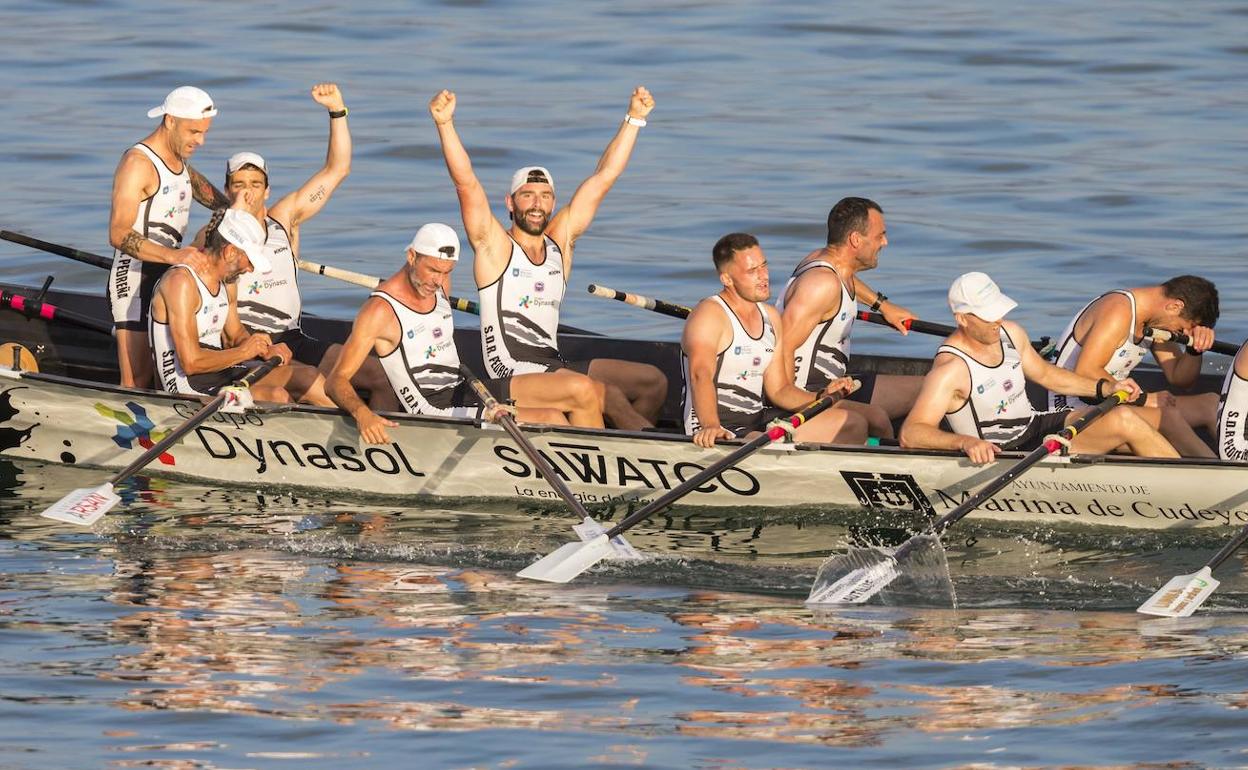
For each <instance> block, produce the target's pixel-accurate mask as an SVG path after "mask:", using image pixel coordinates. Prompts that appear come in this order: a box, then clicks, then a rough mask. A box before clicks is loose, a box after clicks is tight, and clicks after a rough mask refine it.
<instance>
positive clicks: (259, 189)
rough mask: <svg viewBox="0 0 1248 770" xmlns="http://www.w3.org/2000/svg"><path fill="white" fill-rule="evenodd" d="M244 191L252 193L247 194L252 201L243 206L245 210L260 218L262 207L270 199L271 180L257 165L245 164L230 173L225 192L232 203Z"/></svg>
mask: <svg viewBox="0 0 1248 770" xmlns="http://www.w3.org/2000/svg"><path fill="white" fill-rule="evenodd" d="M244 193H250V194H249V195H248V196H247V197H248V198H249V201H250V202H249V203H247V204H245V205H244V206H243V210H244V211H246V212H247V213H249V214H251V215H252V216H254V217H255V218H256V219H257V220H259V219H260V209H261V207H262V206H263V205H264V202H265V201H267V200H268V199H269V180H268V178H267V177H266V176H265V175H264V172H263V171H261V170H260V169H258V168H256V167H255V166H251V165H247V166H243V167H242V168H240V169H239V170H238V171H235V172H234V173H233V174H230V176H229V179H228V180H227V181H226V183H225V194H226V195H228V196H229V198H230V203H235V202H237V201H238V198H239V196H240V195H243V194H244Z"/></svg>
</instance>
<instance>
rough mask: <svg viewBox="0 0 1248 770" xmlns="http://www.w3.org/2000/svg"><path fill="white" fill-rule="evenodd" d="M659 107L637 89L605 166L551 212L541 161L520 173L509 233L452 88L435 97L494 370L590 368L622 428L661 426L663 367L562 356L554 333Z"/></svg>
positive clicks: (512, 194)
mask: <svg viewBox="0 0 1248 770" xmlns="http://www.w3.org/2000/svg"><path fill="white" fill-rule="evenodd" d="M652 109H654V99H652V98H651V97H650V92H649V91H647V90H646V89H645V88H641V87H638V88H637V89H636V90H634V91H633V95H632V98H631V100H630V101H629V106H628V113H627V114H626V115H625V116H624V121H623V122H622V123H621V124H620V128H619V130H618V131H617V132H616V134H615V138H614V139H612V140H611V143H610V144H609V145H607V149H606V151H604V152H603V154H602V158H601V159H600V160H599V161H598V168H597V169H596V170H595V171H594V173H593V174H592V175H591V176H590V177H589V178H587V179H586V180H585V181H584V182H582V183H581V186H580V187H578V188H577V189H576V192H575V193H573V195H572V200H571V202H570V203H568V205H567V206H565V207H564V208H563V209H562V210H560V211H559V213H557V214H554V215H553V217H552V213H553V212H554V209H555V185H554V179H553V178H552V177H551V175H550V172H549V171H548V170H546V169H545V168H543V167H541V166H526V167H524V168H522V169H519V170H518V171H516V172H515V174H514V175H512V178H511V186H510V188H509V189H508V195H507V197H506V199H505V203H506V206H507V213H508V215H509V216H510V217H511V228H510V230H508V229H506V228H504V227H503V225H502V223H501V222H499V221H498V220H497V219H496V218H495V217H494V215H493V213H491V211H490V201H489V198H488V197H487V196H486V194H485V189H484V188H483V187H482V186H481V182H480V181H478V179H477V177H476V174H475V173H474V172H473V170H472V162H471V161H470V160H469V158H468V152H467V151H466V150H465V149H464V146H463V144H462V143H461V142H460V139H459V135H458V133H457V132H456V130H455V125H454V123H453V122H452V117H453V115H454V112H455V94H453V93H451V92H450V91H441V92H439V93H438V94H437V95H436V96H434V97H433V99H432V100H431V101H430V102H429V112H430V114H431V115H432V116H433V121H434V123H436V124H437V126H438V136H439V138H440V139H441V142H442V153H443V155H444V156H445V158H446V167H447V169H448V170H449V171H450V174H451V180H452V181H453V182H454V183H455V190H456V192H457V193H458V194H459V204H460V209H461V213H462V215H463V219H464V229H465V231H466V234H467V236H468V242H469V243H471V244H472V250H473V254H474V261H473V275H474V277H475V278H476V282H477V288H478V290H479V291H480V292H481V346H482V351H483V354H484V358H485V363H486V367H487V369H488V370H489V371H490V373H491V374H492V375H493V376H495V377H508V376H510V375H513V374H523V373H526V372H550V371H555V370H558V369H564V368H570V369H573V370H574V371H578V372H581V373H583V374H588V375H589V376H590V377H593V378H594V379H595V380H598V381H600V382H603V383H605V384H606V386H607V417H608V419H610V420H611V423H612V424H613V425H614V426H615V427H616V428H621V429H625V430H641V429H643V428H648V427H652V426H653V425H654V421H655V420H656V419H657V418H658V415H659V409H660V408H661V407H662V406H663V401H664V399H665V398H666V397H667V378H666V376H664V374H663V373H662V372H661V371H659V369H658V367H655V366H652V365H651V364H643V363H639V362H636V361H620V360H616V359H609V358H595V359H593V360H590V361H565V360H564V359H563V358H562V357H561V356H560V355H559V344H558V340H557V337H556V331H557V329H558V327H559V308H560V305H561V304H562V302H563V295H564V289H565V288H566V285H567V281H568V276H569V274H570V273H571V271H572V250H573V246H574V244H575V243H576V240H577V239H578V238H579V237H580V236H581V234H582V233H584V232H585V231H586V230H587V229H588V228H589V225H590V222H592V221H593V219H594V214H595V213H596V212H597V210H598V205H599V204H600V203H602V199H603V198H604V197H605V196H606V194H607V192H608V191H609V190H610V189H611V187H612V185H614V184H615V180H616V179H618V178H619V176H620V174H622V173H624V167H625V166H627V165H628V159H629V156H630V155H631V154H632V151H633V144H634V143H635V142H636V141H637V134H638V131H639V130H640V129H641V127H642V126H645V125H646V116H647V115H649V114H650V110H652Z"/></svg>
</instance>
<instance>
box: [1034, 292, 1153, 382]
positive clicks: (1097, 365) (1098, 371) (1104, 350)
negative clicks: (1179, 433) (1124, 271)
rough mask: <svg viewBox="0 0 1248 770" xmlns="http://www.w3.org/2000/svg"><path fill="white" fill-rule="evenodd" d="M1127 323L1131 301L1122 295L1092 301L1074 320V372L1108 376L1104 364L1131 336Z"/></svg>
mask: <svg viewBox="0 0 1248 770" xmlns="http://www.w3.org/2000/svg"><path fill="white" fill-rule="evenodd" d="M1130 327H1131V303H1130V300H1128V299H1127V298H1126V297H1124V296H1123V295H1121V294H1110V295H1107V296H1105V297H1102V298H1101V299H1098V300H1097V301H1096V302H1094V303H1092V306H1091V307H1089V308H1088V309H1087V310H1086V311H1084V314H1083V317H1082V318H1080V319H1079V322H1078V323H1076V324H1075V330H1074V335H1075V341H1076V342H1078V343H1079V346H1080V351H1079V361H1078V362H1077V363H1076V364H1075V372H1076V373H1077V374H1080V375H1082V376H1084V377H1091V378H1093V379H1097V380H1101V379H1111V378H1110V376H1109V371H1108V369H1107V367H1108V366H1109V364H1110V359H1111V358H1112V357H1113V355H1114V351H1115V350H1117V349H1118V346H1119V345H1122V344H1123V342H1124V341H1125V340H1127V339H1128V338H1130V337H1132V336H1134V334H1135V330H1134V329H1132V328H1130ZM1028 347H1031V346H1030V345H1028ZM1020 349H1021V348H1020ZM1037 381H1038V380H1037ZM1050 390H1052V388H1050ZM1072 395H1076V394H1072Z"/></svg>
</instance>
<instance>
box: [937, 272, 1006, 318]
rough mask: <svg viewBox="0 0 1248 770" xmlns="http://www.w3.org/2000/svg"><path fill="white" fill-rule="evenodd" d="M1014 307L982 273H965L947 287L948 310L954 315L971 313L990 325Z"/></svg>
mask: <svg viewBox="0 0 1248 770" xmlns="http://www.w3.org/2000/svg"><path fill="white" fill-rule="evenodd" d="M1016 307H1018V303H1017V302H1015V301H1014V300H1012V299H1010V298H1009V297H1007V296H1005V295H1004V294H1002V293H1001V289H1000V288H998V287H997V284H996V283H994V282H993V280H992V279H991V278H989V277H988V276H987V275H986V274H984V273H965V274H963V275H960V276H958V278H957V280H955V281H954V282H953V285H952V286H950V287H949V308H950V309H951V310H953V312H955V313H971V314H973V315H976V316H979V317H980V318H982V319H984V320H985V321H988V322H990V323H991V322H992V321H1000V320H1001V319H1002V318H1004V317H1005V314H1006V313H1008V312H1010V311H1011V310H1013V309H1014V308H1016Z"/></svg>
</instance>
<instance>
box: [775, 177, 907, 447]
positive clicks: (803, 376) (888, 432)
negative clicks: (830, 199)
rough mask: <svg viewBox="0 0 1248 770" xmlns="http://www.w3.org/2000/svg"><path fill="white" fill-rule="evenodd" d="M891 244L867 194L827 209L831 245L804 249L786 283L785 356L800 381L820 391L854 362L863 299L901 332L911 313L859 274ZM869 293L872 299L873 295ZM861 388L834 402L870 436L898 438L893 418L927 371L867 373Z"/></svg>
mask: <svg viewBox="0 0 1248 770" xmlns="http://www.w3.org/2000/svg"><path fill="white" fill-rule="evenodd" d="M887 245H888V236H887V234H886V231H885V228H884V210H883V209H881V208H880V205H879V204H878V203H876V202H875V201H872V200H868V199H866V198H843V199H841V200H840V201H838V202H837V204H836V205H835V206H833V207H832V210H831V211H829V212H828V238H827V245H826V246H824V247H823V248H821V249H819V250H817V251H814V252H811V253H810V254H808V255H806V257H805V259H803V260H802V261H801V262H800V263H799V264H798V266H797V267H796V268H795V269H794V270H793V277H791V278H790V279H789V282H788V284H786V285H785V288H784V292H783V294H782V298H781V302H780V307H781V309H782V310H783V313H784V315H783V316H782V318H783V320H784V329H785V342H784V347H783V348H782V350H781V352H780V355H781V358H783V359H784V361H785V362H786V366H787V367H788V368H789V370H791V371H793V372H794V375H795V379H796V383H797V386H798V387H799V388H806V389H807V390H819V389H821V388H823V387H824V386H825V385H827V383H828V382H829V381H830V380H831V379H833V378H835V377H843V376H845V372H846V370H847V369H848V367H849V343H850V339H849V338H850V333H851V332H852V331H853V328H854V319H855V317H856V314H857V311H858V303H859V302H860V301H861V302H863V303H864V304H869V305H870V307H871V310H873V311H875V310H878V311H880V313H881V314H882V315H883V316H884V318H885V319H886V320H888V321H889V323H891V324H893V325H894V326H895V327H897V329H898V330H899V331H900V332H901V333H902V334H906V333H907V330H906V327H905V325H904V322H905V321H906V320H907V319H909V318H912V317H913V316H912V314H911V313H910V311H909V310H906V309H905V308H904V307H900V306H898V305H895V304H893V303H892V302H889V301H888V298H887V297H886V296H884V294H883V293H881V292H878V291H875V290H874V289H872V288H871V287H870V286H867V285H866V283H864V282H863V281H862V279H861V278H860V277H859V276H858V273H859V272H860V271H863V270H871V269H873V268H875V266H876V265H877V264H878V263H879V255H880V250H881V249H883V248H884V247H885V246H887ZM868 298H870V300H871V301H870V302H869V303H868V302H867V300H868ZM861 381H862V387H861V388H860V389H859V390H858V391H857V392H855V393H854V394H853V395H852V396H850V397H849V398H847V399H845V400H844V401H841V402H840V403H838V404H837V405H836V407H835V408H838V409H849V410H851V411H855V412H858V413H859V414H861V415H862V416H863V417H864V418H865V419H866V420H867V423H868V424H869V425H870V430H871V435H873V436H877V437H879V438H892V437H893V425H892V422H891V421H892V420H894V419H897V418H899V417H901V416H903V415H905V413H906V412H908V411H909V410H910V405H911V404H913V403H914V399H915V396H917V395H918V393H919V388H921V387H922V385H923V378H922V377H915V376H906V375H890V374H880V375H867V376H864V377H862V378H861Z"/></svg>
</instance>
